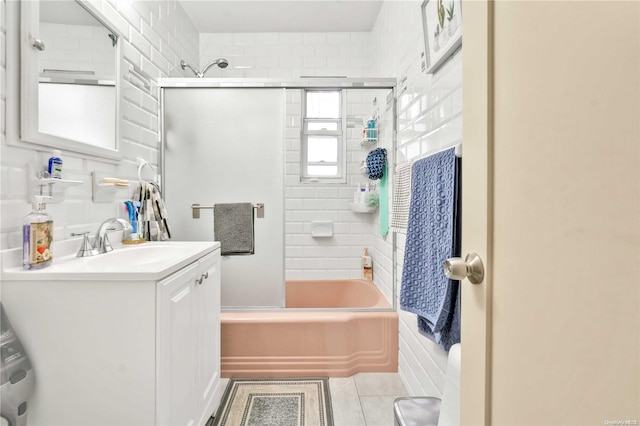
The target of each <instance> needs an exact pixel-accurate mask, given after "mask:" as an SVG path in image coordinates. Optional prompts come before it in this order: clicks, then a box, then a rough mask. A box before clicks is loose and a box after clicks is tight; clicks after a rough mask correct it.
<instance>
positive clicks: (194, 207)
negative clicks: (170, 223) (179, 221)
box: [191, 203, 264, 219]
mask: <svg viewBox="0 0 640 426" xmlns="http://www.w3.org/2000/svg"><path fill="white" fill-rule="evenodd" d="M200 210H213V206H201V205H200V204H191V217H192V218H193V219H200ZM253 210H255V211H256V217H257V218H258V219H264V203H256V204H254V205H253Z"/></svg>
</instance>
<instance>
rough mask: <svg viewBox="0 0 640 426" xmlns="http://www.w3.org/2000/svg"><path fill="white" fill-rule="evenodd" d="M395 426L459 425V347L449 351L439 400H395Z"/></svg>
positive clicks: (408, 398)
mask: <svg viewBox="0 0 640 426" xmlns="http://www.w3.org/2000/svg"><path fill="white" fill-rule="evenodd" d="M393 414H394V419H395V426H458V425H459V424H460V344H459V343H458V344H455V345H453V346H451V349H449V359H448V361H447V373H446V377H445V383H444V391H443V392H442V399H440V398H435V397H430V396H410V397H402V398H397V399H396V400H395V403H394V404H393Z"/></svg>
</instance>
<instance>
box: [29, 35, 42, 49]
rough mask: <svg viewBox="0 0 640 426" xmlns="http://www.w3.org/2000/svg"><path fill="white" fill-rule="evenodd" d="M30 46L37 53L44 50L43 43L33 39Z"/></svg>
mask: <svg viewBox="0 0 640 426" xmlns="http://www.w3.org/2000/svg"><path fill="white" fill-rule="evenodd" d="M31 44H32V46H33V47H35V48H36V49H37V50H39V51H43V50H44V42H43V41H42V40H40V39H37V38H34V39H33V40H32V43H31Z"/></svg>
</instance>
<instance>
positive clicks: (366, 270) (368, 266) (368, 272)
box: [362, 248, 373, 281]
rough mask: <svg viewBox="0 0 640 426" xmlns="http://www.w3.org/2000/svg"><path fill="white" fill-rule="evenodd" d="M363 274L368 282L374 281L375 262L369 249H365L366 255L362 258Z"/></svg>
mask: <svg viewBox="0 0 640 426" xmlns="http://www.w3.org/2000/svg"><path fill="white" fill-rule="evenodd" d="M362 274H363V276H364V279H365V280H367V281H373V262H372V261H371V256H369V249H368V248H365V249H364V255H363V256H362Z"/></svg>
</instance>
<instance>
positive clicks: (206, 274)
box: [203, 271, 209, 280]
mask: <svg viewBox="0 0 640 426" xmlns="http://www.w3.org/2000/svg"><path fill="white" fill-rule="evenodd" d="M203 277H204V279H205V280H206V279H207V278H209V271H207V272H205V273H204V275H203Z"/></svg>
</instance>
